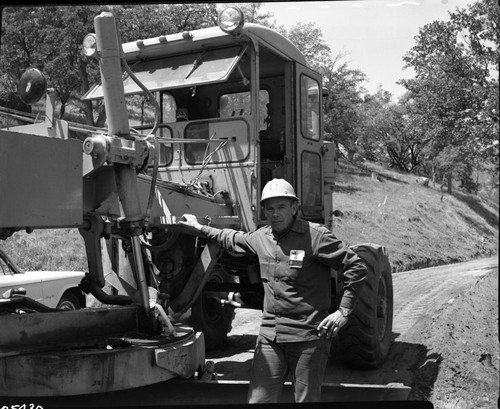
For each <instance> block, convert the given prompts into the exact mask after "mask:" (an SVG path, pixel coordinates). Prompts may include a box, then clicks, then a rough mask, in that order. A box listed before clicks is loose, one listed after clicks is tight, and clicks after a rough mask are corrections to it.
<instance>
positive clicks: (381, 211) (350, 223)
mask: <svg viewBox="0 0 500 409" xmlns="http://www.w3.org/2000/svg"><path fill="white" fill-rule="evenodd" d="M416 179H417V178H416V176H415V175H409V174H402V173H398V172H394V171H389V170H387V169H384V168H382V167H380V166H378V165H376V164H372V163H364V164H363V165H362V166H355V165H353V164H351V163H349V162H346V161H343V160H341V161H340V162H339V167H338V172H337V177H336V186H335V190H334V207H333V209H334V216H333V217H332V230H333V231H334V232H335V234H336V235H337V236H338V237H339V238H340V239H342V240H344V241H346V242H347V243H349V244H357V243H377V244H381V245H384V246H385V247H386V248H387V249H388V251H389V256H390V258H391V264H392V266H393V269H394V270H395V271H406V270H410V269H415V268H422V267H430V266H435V265H441V264H446V263H451V262H458V261H466V260H470V259H473V258H477V257H482V256H490V255H493V254H496V252H497V246H498V204H497V203H495V202H493V201H491V200H488V199H481V198H480V197H479V196H475V195H470V194H464V193H460V192H458V191H456V192H455V193H453V194H451V195H449V194H447V193H444V194H443V195H442V194H441V191H440V186H439V185H436V186H435V187H434V186H432V182H430V184H429V186H428V187H425V186H422V185H421V184H419V183H417V181H416ZM441 197H442V199H441Z"/></svg>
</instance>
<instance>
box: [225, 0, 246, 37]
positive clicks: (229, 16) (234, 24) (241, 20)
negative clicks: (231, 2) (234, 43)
mask: <svg viewBox="0 0 500 409" xmlns="http://www.w3.org/2000/svg"><path fill="white" fill-rule="evenodd" d="M243 24H245V16H244V15H243V12H242V11H241V10H240V9H239V8H238V7H227V8H225V9H224V10H222V11H221V12H220V14H219V27H220V29H221V30H222V31H224V32H225V33H229V34H231V33H238V32H240V31H241V28H242V27H243Z"/></svg>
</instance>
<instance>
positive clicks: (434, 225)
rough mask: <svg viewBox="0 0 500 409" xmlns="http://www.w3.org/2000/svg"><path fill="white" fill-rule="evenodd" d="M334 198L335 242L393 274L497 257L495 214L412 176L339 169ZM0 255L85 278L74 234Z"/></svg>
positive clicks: (36, 240)
mask: <svg viewBox="0 0 500 409" xmlns="http://www.w3.org/2000/svg"><path fill="white" fill-rule="evenodd" d="M366 167H369V169H370V170H367V168H366ZM371 171H375V172H376V175H377V178H375V179H374V178H373V177H372V173H371ZM334 198H335V202H336V205H335V206H334V210H339V211H340V212H341V214H340V215H339V217H332V227H333V231H334V233H335V234H336V235H337V237H339V238H340V239H341V240H344V241H346V242H347V243H348V244H358V243H377V244H381V245H384V246H385V247H386V248H387V249H388V251H389V255H390V258H391V264H392V266H393V268H394V269H395V271H405V270H409V269H412V268H421V267H429V266H433V265H441V264H446V263H450V262H458V261H465V260H470V259H473V258H477V257H481V256H490V255H492V254H496V252H497V245H498V206H495V204H492V203H491V202H490V201H489V200H481V199H480V198H478V197H476V196H474V195H467V194H463V193H458V192H457V193H455V194H454V195H448V194H445V195H444V197H443V200H442V201H441V192H440V189H439V186H436V187H432V186H430V187H424V186H422V185H420V184H418V183H417V182H416V177H415V176H414V175H408V174H401V173H398V172H394V171H389V170H387V169H384V168H382V167H380V166H377V165H375V164H371V163H370V164H365V168H360V167H358V166H354V165H352V164H350V163H348V162H345V161H341V162H340V163H339V172H338V173H337V179H336V186H335V191H334ZM0 248H2V249H4V250H6V251H7V253H8V254H9V255H10V256H11V257H12V258H13V260H14V261H15V262H16V263H18V264H19V266H20V267H21V268H23V269H25V270H36V269H40V270H42V269H43V270H83V271H86V270H87V262H86V256H85V249H84V246H83V239H82V238H81V236H80V234H79V233H78V231H77V230H76V229H62V230H38V231H35V232H33V233H31V234H27V233H25V232H17V233H15V234H14V236H13V237H11V238H10V239H8V240H6V241H0Z"/></svg>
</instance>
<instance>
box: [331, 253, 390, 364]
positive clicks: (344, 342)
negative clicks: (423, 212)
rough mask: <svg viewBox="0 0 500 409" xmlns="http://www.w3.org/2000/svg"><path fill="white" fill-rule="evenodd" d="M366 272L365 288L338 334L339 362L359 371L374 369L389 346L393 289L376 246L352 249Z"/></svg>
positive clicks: (384, 256)
mask: <svg viewBox="0 0 500 409" xmlns="http://www.w3.org/2000/svg"><path fill="white" fill-rule="evenodd" d="M352 249H353V250H354V252H355V253H356V254H357V255H358V256H359V257H361V258H362V259H363V260H364V261H365V263H366V265H367V269H368V274H367V276H366V279H365V285H364V287H363V289H362V291H361V293H360V294H359V298H358V303H357V305H356V307H355V308H354V311H353V312H352V314H351V316H350V317H349V320H348V322H347V324H346V325H345V326H344V327H343V328H342V329H341V331H340V333H339V341H338V347H339V353H340V359H341V360H342V361H343V362H344V363H345V364H346V365H348V366H350V367H353V368H359V369H373V368H378V367H380V366H381V365H382V363H383V362H384V361H385V359H386V357H387V354H388V353H389V348H390V346H391V344H392V320H393V300H394V296H393V286H392V273H391V266H390V263H389V257H388V255H387V251H386V249H385V248H384V247H382V246H379V245H376V244H360V245H356V246H353V247H352Z"/></svg>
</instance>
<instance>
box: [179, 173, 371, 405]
mask: <svg viewBox="0 0 500 409" xmlns="http://www.w3.org/2000/svg"><path fill="white" fill-rule="evenodd" d="M261 205H262V207H263V209H264V213H265V215H266V219H267V220H268V221H269V223H270V225H267V226H264V227H261V228H259V229H257V230H255V231H253V232H250V233H244V232H239V231H236V230H231V229H216V228H213V227H209V226H203V225H201V224H200V223H198V221H197V219H196V217H195V216H193V215H189V214H186V215H184V219H185V221H183V222H180V223H182V224H185V225H188V226H191V227H193V228H195V229H196V230H197V231H198V232H199V233H201V234H202V235H204V236H205V237H206V238H208V239H210V240H214V241H216V242H217V243H218V244H219V245H221V246H222V247H224V248H226V249H227V250H230V251H232V252H236V253H245V252H251V253H254V254H256V255H257V257H258V258H259V264H260V276H261V280H262V283H263V286H264V307H263V314H262V323H261V327H260V332H259V335H258V337H257V343H256V346H255V353H254V359H253V362H252V372H251V376H250V386H249V391H248V401H249V403H274V402H279V399H280V396H281V391H282V388H283V384H284V381H285V378H286V376H287V375H288V374H290V375H291V378H292V383H293V385H294V394H295V401H296V402H315V401H316V402H318V401H320V397H321V384H322V382H323V378H324V373H325V368H326V363H327V361H328V355H329V351H330V346H331V339H332V337H333V336H335V335H336V334H337V332H338V330H339V329H340V328H342V326H344V325H345V323H346V322H347V319H348V317H349V314H350V313H351V311H352V310H353V308H354V305H355V303H356V300H357V296H358V294H359V292H360V289H361V287H362V285H363V281H364V278H365V276H366V265H365V263H364V262H363V260H362V259H361V258H359V257H358V256H357V255H356V254H355V253H354V252H353V251H352V250H351V249H349V248H348V247H347V246H346V245H345V244H343V243H342V242H341V241H340V240H338V239H337V238H336V237H335V236H334V235H333V234H332V233H331V232H330V231H329V230H328V229H327V228H325V227H324V226H322V225H320V224H316V223H311V222H308V221H306V220H302V219H301V218H298V217H297V215H298V210H299V203H298V199H297V196H296V195H295V190H294V189H293V187H292V185H290V183H288V182H287V181H286V180H284V179H273V180H271V181H270V182H268V183H267V184H266V185H265V186H264V189H263V190H262V195H261ZM330 268H333V269H335V270H337V271H339V272H342V274H343V282H344V293H343V295H342V298H341V300H340V307H339V309H338V310H336V311H335V312H333V313H331V314H329V312H328V310H329V307H330V302H331V285H330V279H331V278H330Z"/></svg>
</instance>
